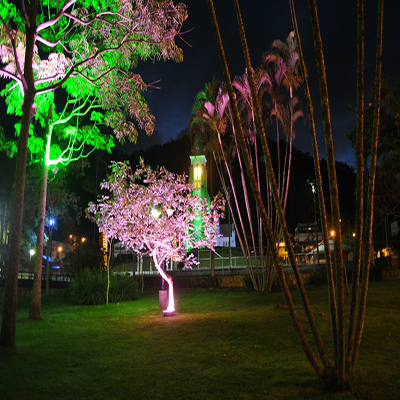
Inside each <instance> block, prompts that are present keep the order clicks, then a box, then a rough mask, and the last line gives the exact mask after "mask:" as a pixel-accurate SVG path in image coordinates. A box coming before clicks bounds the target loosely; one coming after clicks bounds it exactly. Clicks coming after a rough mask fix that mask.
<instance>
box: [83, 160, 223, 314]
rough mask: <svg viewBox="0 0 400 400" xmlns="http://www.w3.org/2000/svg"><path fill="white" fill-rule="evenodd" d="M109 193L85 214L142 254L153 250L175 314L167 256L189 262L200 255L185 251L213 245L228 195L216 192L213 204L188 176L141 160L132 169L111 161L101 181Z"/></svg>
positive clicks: (169, 306)
mask: <svg viewBox="0 0 400 400" xmlns="http://www.w3.org/2000/svg"><path fill="white" fill-rule="evenodd" d="M101 187H102V188H103V189H107V190H109V192H110V195H108V196H105V195H103V196H102V197H101V199H99V201H98V203H97V204H93V203H91V204H89V207H88V209H87V214H88V215H89V217H90V218H92V219H94V220H95V221H96V223H97V225H98V226H99V230H100V232H103V233H104V234H105V235H106V237H107V238H117V239H119V240H120V241H121V242H122V243H123V244H124V245H125V246H126V247H127V248H131V249H133V250H134V251H135V252H137V253H139V254H142V255H143V254H149V255H150V257H152V259H153V261H154V265H155V267H156V268H157V270H158V272H159V273H160V275H161V276H162V277H163V278H164V279H165V280H166V281H167V283H168V287H169V293H168V307H167V309H166V310H164V315H171V314H172V315H173V314H174V313H175V305H174V293H173V282H172V278H171V276H169V275H168V274H167V273H166V272H165V271H163V269H162V263H163V262H164V261H167V260H173V261H176V262H180V261H181V262H183V263H184V264H185V266H186V267H190V266H191V265H192V264H193V263H196V260H195V258H194V256H193V254H189V255H188V254H187V250H188V249H189V250H190V249H193V248H199V247H209V248H210V249H212V250H214V244H215V238H216V236H217V227H218V220H219V218H220V217H221V214H222V211H221V210H222V206H223V204H224V200H223V199H222V198H221V196H220V195H219V196H216V197H215V198H214V200H213V201H212V202H211V204H208V202H207V200H206V199H204V198H202V197H200V196H198V195H197V194H196V193H195V192H194V188H193V186H192V185H191V184H189V183H188V181H187V176H186V175H176V174H173V173H170V172H168V171H167V170H166V169H165V168H164V167H161V168H158V169H157V170H156V171H153V170H152V169H151V168H150V167H148V166H145V165H144V162H143V160H141V162H140V164H139V166H138V168H137V170H136V171H135V172H134V173H133V172H132V170H131V168H130V166H129V163H127V162H118V163H113V164H112V174H111V175H110V177H109V178H108V180H107V181H104V182H103V183H102V184H101Z"/></svg>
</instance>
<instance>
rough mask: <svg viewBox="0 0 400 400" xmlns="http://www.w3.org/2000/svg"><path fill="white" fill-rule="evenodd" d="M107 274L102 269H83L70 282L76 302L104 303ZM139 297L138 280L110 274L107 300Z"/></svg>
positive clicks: (126, 299)
mask: <svg viewBox="0 0 400 400" xmlns="http://www.w3.org/2000/svg"><path fill="white" fill-rule="evenodd" d="M106 292H107V274H106V273H105V272H104V271H90V270H88V269H85V270H83V271H82V272H81V273H80V274H79V275H78V276H76V278H75V279H74V280H73V282H72V294H73V297H74V299H75V301H76V303H77V304H81V305H95V304H105V303H106V294H107V293H106ZM138 298H139V284H138V280H137V279H136V278H135V277H133V276H129V275H127V274H126V275H111V276H110V292H109V296H108V301H109V302H110V303H112V302H118V301H128V300H137V299H138Z"/></svg>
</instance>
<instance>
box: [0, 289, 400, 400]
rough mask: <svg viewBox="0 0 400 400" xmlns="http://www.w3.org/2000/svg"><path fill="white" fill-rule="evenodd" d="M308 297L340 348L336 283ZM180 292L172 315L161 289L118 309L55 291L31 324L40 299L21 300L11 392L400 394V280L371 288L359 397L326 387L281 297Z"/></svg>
mask: <svg viewBox="0 0 400 400" xmlns="http://www.w3.org/2000/svg"><path fill="white" fill-rule="evenodd" d="M309 293H310V297H311V301H312V304H313V307H314V310H315V313H316V317H317V322H318V324H319V325H320V328H321V331H322V335H323V337H324V339H325V343H326V344H327V346H328V347H330V340H329V339H330V336H329V324H330V322H329V317H328V302H327V288H326V286H318V287H311V288H310V290H309ZM293 295H294V298H295V301H296V304H298V306H299V308H300V309H299V312H300V313H302V309H301V305H300V301H299V297H298V295H297V293H296V291H294V293H293ZM176 298H177V315H176V316H175V317H173V318H163V317H162V316H161V312H160V310H159V308H158V297H157V294H149V295H146V296H145V297H143V298H142V299H141V300H139V301H136V302H127V303H120V304H111V305H109V306H108V307H107V306H75V305H74V304H73V303H72V300H71V299H70V298H68V297H54V298H44V299H43V312H42V317H43V319H42V320H41V321H30V320H28V319H27V316H28V311H29V299H27V298H22V299H20V301H19V305H18V320H17V344H18V348H17V350H16V351H10V350H5V349H0V399H7V400H17V399H41V400H43V399H342V398H343V399H353V398H354V399H396V398H397V399H399V398H400V381H399V378H400V372H399V371H400V361H399V360H400V341H399V338H400V324H399V322H400V318H399V317H400V312H399V310H400V282H372V283H371V285H370V291H369V301H368V310H367V319H366V325H365V333H364V337H363V342H362V348H361V353H360V358H359V363H358V370H357V376H358V379H357V382H356V384H355V385H354V387H353V388H352V391H351V392H350V393H347V392H346V393H331V392H327V391H326V390H325V389H324V388H323V387H322V386H321V384H320V382H319V381H318V379H317V378H316V377H315V375H314V373H313V371H312V369H311V367H310V365H309V363H308V361H307V359H306V356H305V355H304V353H303V351H302V349H301V347H300V344H299V339H298V338H297V335H296V333H295V331H294V329H293V327H292V323H291V319H290V317H289V314H288V312H287V310H286V309H285V308H284V309H279V308H277V307H276V306H277V305H278V304H279V303H280V304H282V305H283V304H284V300H283V296H282V294H281V293H272V294H267V295H264V294H258V293H253V292H243V291H210V292H208V291H199V292H196V291H192V292H181V293H177V295H176ZM320 314H321V315H320ZM322 314H324V316H323V315H322ZM302 318H304V315H302ZM310 336H311V335H310ZM330 354H331V352H330Z"/></svg>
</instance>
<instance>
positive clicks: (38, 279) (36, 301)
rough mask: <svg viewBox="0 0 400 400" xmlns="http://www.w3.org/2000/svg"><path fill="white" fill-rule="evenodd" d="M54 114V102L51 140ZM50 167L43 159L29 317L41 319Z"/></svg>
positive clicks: (49, 119) (47, 133) (50, 111)
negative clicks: (44, 241)
mask: <svg viewBox="0 0 400 400" xmlns="http://www.w3.org/2000/svg"><path fill="white" fill-rule="evenodd" d="M52 114H53V103H52V102H51V103H50V105H49V110H48V115H47V122H46V139H47V141H50V140H51V129H52V128H51V119H52ZM48 172H49V168H48V166H47V165H46V162H45V160H44V159H43V175H42V186H41V191H40V203H39V218H38V220H39V226H38V230H37V241H36V254H37V256H36V263H35V274H34V277H33V286H32V299H31V309H30V312H29V319H36V320H37V319H40V310H41V297H42V261H43V240H44V226H45V218H46V199H47V176H48Z"/></svg>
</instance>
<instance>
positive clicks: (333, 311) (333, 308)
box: [290, 0, 338, 364]
mask: <svg viewBox="0 0 400 400" xmlns="http://www.w3.org/2000/svg"><path fill="white" fill-rule="evenodd" d="M290 6H291V12H292V22H293V29H294V31H295V33H296V38H297V45H298V48H299V56H300V63H301V73H302V78H303V85H304V92H305V95H306V99H307V111H308V120H309V124H310V135H311V143H312V147H313V155H314V172H315V180H316V184H317V194H318V205H319V210H320V218H321V227H322V234H323V239H324V243H329V237H328V232H329V230H328V218H327V215H326V207H325V200H324V194H323V191H322V178H321V168H320V164H319V153H318V143H317V134H316V128H315V120H314V107H313V104H312V100H311V92H310V86H309V84H308V77H307V68H306V63H305V60H304V55H303V48H302V45H301V40H300V34H299V29H298V26H297V18H296V11H295V7H294V0H290ZM325 259H326V273H327V278H328V287H329V307H330V316H331V328H332V329H331V331H332V344H333V354H334V358H335V364H336V362H337V332H338V330H337V329H338V328H337V326H338V325H337V305H336V290H335V280H334V276H333V268H332V257H331V252H330V247H329V246H325Z"/></svg>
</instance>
